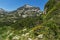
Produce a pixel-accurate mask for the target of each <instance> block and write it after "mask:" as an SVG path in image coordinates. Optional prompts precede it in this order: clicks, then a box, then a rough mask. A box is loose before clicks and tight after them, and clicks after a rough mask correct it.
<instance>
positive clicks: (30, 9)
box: [0, 4, 41, 21]
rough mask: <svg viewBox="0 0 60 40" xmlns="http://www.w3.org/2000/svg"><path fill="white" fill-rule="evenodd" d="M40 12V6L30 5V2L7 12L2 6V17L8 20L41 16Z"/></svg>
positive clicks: (0, 10)
mask: <svg viewBox="0 0 60 40" xmlns="http://www.w3.org/2000/svg"><path fill="white" fill-rule="evenodd" d="M40 14H41V10H40V8H39V7H34V6H30V5H28V4H25V5H24V6H22V7H19V8H17V9H16V10H14V11H11V12H6V11H5V10H4V9H2V8H0V18H1V19H2V20H8V21H10V20H15V19H18V18H26V17H36V16H40ZM0 21H1V20H0Z"/></svg>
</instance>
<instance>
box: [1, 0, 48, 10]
mask: <svg viewBox="0 0 60 40" xmlns="http://www.w3.org/2000/svg"><path fill="white" fill-rule="evenodd" d="M47 1H48V0H0V8H3V9H5V10H8V11H12V10H16V9H17V8H19V7H21V6H23V5H25V4H29V5H32V6H36V7H40V9H41V10H43V9H44V5H45V4H46V2H47Z"/></svg>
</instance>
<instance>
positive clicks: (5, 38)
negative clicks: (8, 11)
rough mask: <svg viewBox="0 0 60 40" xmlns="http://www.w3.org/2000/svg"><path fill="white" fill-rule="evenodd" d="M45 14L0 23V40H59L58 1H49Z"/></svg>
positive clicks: (59, 7) (59, 16)
mask: <svg viewBox="0 0 60 40" xmlns="http://www.w3.org/2000/svg"><path fill="white" fill-rule="evenodd" d="M45 9H47V10H45V11H46V14H44V13H42V14H41V15H39V16H34V17H26V18H20V19H18V20H16V22H8V21H7V22H2V21H0V40H60V1H59V0H49V1H48V2H47V3H46V5H45Z"/></svg>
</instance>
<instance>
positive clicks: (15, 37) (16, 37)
mask: <svg viewBox="0 0 60 40" xmlns="http://www.w3.org/2000/svg"><path fill="white" fill-rule="evenodd" d="M19 37H20V36H17V35H16V36H14V37H13V38H12V39H13V40H19Z"/></svg>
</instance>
